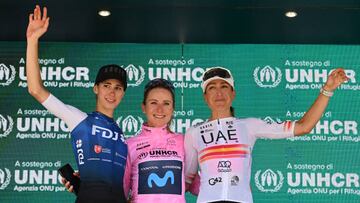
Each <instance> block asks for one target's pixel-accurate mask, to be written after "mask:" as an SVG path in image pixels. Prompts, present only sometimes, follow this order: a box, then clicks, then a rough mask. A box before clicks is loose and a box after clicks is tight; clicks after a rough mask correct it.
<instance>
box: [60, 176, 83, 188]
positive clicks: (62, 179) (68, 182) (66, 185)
mask: <svg viewBox="0 0 360 203" xmlns="http://www.w3.org/2000/svg"><path fill="white" fill-rule="evenodd" d="M73 174H74V176H77V177H80V173H79V172H74V173H73ZM61 183H62V184H63V185H64V186H65V188H66V189H67V191H68V192H74V186H72V185H71V183H70V181H68V180H66V179H65V178H63V177H62V178H61Z"/></svg>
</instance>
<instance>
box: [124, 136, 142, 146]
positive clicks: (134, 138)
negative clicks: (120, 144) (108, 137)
mask: <svg viewBox="0 0 360 203" xmlns="http://www.w3.org/2000/svg"><path fill="white" fill-rule="evenodd" d="M139 140H140V139H139V135H135V136H132V137H130V138H127V139H126V143H127V144H128V145H133V144H135V143H137V142H138V141H139Z"/></svg>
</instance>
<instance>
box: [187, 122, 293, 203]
mask: <svg viewBox="0 0 360 203" xmlns="http://www.w3.org/2000/svg"><path fill="white" fill-rule="evenodd" d="M294 127H295V122H290V121H286V122H283V123H272V124H268V123H266V122H264V121H262V120H260V119H255V118H247V119H237V118H234V117H229V118H223V119H217V120H212V121H208V122H204V123H200V124H198V125H196V126H193V127H191V128H190V129H188V131H187V132H186V134H185V158H186V160H185V175H186V183H189V184H191V183H192V181H193V180H194V177H195V175H196V174H197V171H198V167H199V166H200V192H199V196H198V199H197V202H200V203H202V202H212V201H234V202H242V203H251V202H253V200H252V194H251V188H250V176H251V160H252V159H251V154H252V150H253V146H254V144H255V141H256V139H258V138H270V139H281V138H287V137H292V136H294Z"/></svg>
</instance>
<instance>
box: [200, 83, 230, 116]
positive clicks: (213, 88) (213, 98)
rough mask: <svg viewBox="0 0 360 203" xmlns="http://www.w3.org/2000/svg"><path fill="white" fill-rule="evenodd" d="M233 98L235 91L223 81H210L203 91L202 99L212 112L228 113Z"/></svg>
mask: <svg viewBox="0 0 360 203" xmlns="http://www.w3.org/2000/svg"><path fill="white" fill-rule="evenodd" d="M234 98H235V91H234V90H233V88H232V87H231V85H229V83H227V82H225V81H224V80H220V79H218V80H214V81H211V82H210V83H209V84H208V85H207V86H206V89H205V93H204V99H205V101H206V103H207V104H208V106H209V108H210V109H211V111H212V112H228V111H230V107H231V104H232V102H233V100H234Z"/></svg>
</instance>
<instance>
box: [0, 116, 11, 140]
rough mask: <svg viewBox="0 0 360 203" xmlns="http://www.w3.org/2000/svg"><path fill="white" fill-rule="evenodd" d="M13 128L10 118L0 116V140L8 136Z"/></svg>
mask: <svg viewBox="0 0 360 203" xmlns="http://www.w3.org/2000/svg"><path fill="white" fill-rule="evenodd" d="M13 126H14V121H13V119H12V118H11V117H10V116H6V117H5V116H3V115H1V114H0V138H2V137H6V136H8V135H9V134H10V132H11V131H12V129H13Z"/></svg>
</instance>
